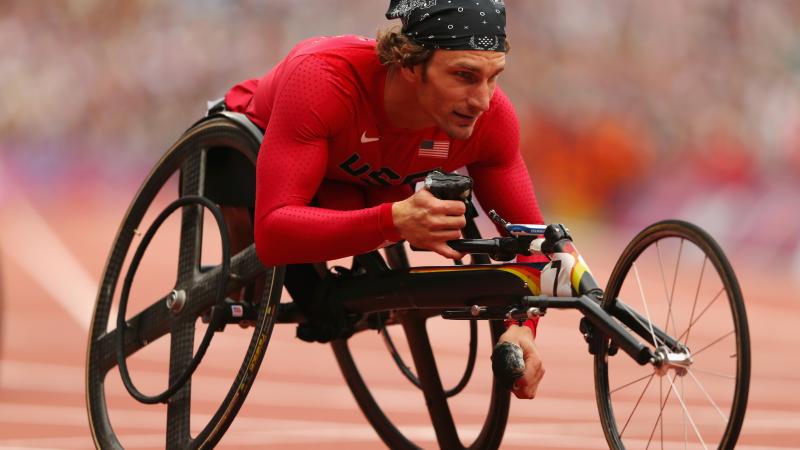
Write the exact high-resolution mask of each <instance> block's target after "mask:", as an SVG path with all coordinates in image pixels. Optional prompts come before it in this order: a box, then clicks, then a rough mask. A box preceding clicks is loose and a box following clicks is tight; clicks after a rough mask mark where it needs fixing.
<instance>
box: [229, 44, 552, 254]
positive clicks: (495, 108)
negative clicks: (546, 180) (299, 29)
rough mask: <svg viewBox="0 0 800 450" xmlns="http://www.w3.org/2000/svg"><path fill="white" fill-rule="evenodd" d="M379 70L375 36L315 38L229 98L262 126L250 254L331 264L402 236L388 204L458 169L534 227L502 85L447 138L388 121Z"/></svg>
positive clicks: (483, 197) (534, 211) (482, 193)
mask: <svg viewBox="0 0 800 450" xmlns="http://www.w3.org/2000/svg"><path fill="white" fill-rule="evenodd" d="M387 70H388V69H387V67H385V66H383V65H381V64H380V62H379V61H378V58H377V55H376V53H375V41H374V40H371V39H366V38H363V37H358V36H337V37H320V38H312V39H308V40H305V41H303V42H301V43H300V44H298V45H297V46H296V47H295V48H294V49H293V50H291V52H290V53H289V54H288V56H286V58H284V59H283V60H282V61H281V62H280V63H278V64H277V65H276V66H275V67H274V68H273V69H272V70H271V71H270V72H269V73H267V74H266V75H265V76H263V77H262V78H260V79H253V80H248V81H245V82H243V83H240V84H238V85H236V86H235V87H233V88H232V89H231V90H230V91H229V92H228V94H227V95H226V97H225V101H226V104H227V106H228V108H229V109H231V110H233V111H238V112H242V113H245V114H246V115H247V116H248V117H249V118H250V119H251V120H252V121H253V122H254V123H255V124H256V125H258V126H259V127H261V128H262V129H265V130H266V133H265V135H264V141H263V144H262V146H261V149H260V152H259V155H258V163H257V175H256V205H255V207H256V210H255V243H256V250H257V252H258V256H259V258H260V259H261V261H262V262H263V263H264V264H265V265H267V266H273V265H279V264H289V263H301V262H316V261H326V260H332V259H337V258H341V257H346V256H350V255H354V254H358V253H364V252H367V251H371V250H374V249H376V248H379V247H380V246H382V245H384V244H385V243H387V242H392V241H398V240H400V236H399V234H398V232H397V229H396V228H395V227H394V224H393V222H392V214H391V205H392V202H395V201H398V200H402V199H405V198H407V197H408V196H409V195H411V194H412V186H413V183H414V182H416V181H418V180H420V179H422V178H423V177H424V176H425V174H426V173H427V172H429V171H430V170H433V169H440V170H443V171H453V170H455V169H457V168H460V167H463V166H466V167H467V169H468V171H469V173H470V175H471V176H472V177H473V179H474V183H475V186H474V192H475V195H476V196H477V197H478V200H479V201H480V203H481V204H482V205H483V206H484V207H485V208H486V209H487V210H488V209H495V210H496V211H497V212H498V213H499V214H500V215H501V216H503V217H505V218H506V219H508V220H509V221H511V222H515V223H542V216H541V213H540V212H539V207H538V205H537V202H536V197H535V195H534V191H533V186H532V184H531V181H530V177H529V176H528V171H527V169H526V167H525V164H524V162H523V160H522V158H521V155H520V153H519V123H518V120H517V116H516V113H515V112H514V109H513V107H512V105H511V103H510V102H509V100H508V98H507V97H506V95H505V94H504V93H503V92H502V90H500V89H499V88H498V89H496V91H495V94H494V96H493V98H492V100H491V105H490V108H489V110H488V111H486V112H485V113H484V114H482V115H481V116H480V117H479V119H478V121H477V123H476V125H475V128H474V132H473V135H472V136H471V137H470V138H469V139H467V140H455V139H451V138H449V137H448V136H447V135H446V134H444V133H443V132H442V131H441V130H439V129H438V128H437V127H430V128H425V129H419V130H410V129H401V128H397V127H394V126H392V124H391V123H390V122H389V120H388V119H387V117H386V112H385V108H384V105H383V98H384V95H383V92H384V82H385V80H386V75H387ZM315 197H316V201H315V202H314V204H315V205H316V206H311V204H312V199H314V198H315Z"/></svg>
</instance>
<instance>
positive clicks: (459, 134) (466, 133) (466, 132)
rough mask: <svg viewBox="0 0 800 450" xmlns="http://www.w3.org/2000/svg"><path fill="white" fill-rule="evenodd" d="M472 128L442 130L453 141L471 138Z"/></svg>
mask: <svg viewBox="0 0 800 450" xmlns="http://www.w3.org/2000/svg"><path fill="white" fill-rule="evenodd" d="M472 129H473V128H472V127H468V128H464V127H450V128H449V129H446V130H444V131H445V133H447V135H448V136H450V137H451V138H453V139H462V140H464V139H469V138H470V136H472Z"/></svg>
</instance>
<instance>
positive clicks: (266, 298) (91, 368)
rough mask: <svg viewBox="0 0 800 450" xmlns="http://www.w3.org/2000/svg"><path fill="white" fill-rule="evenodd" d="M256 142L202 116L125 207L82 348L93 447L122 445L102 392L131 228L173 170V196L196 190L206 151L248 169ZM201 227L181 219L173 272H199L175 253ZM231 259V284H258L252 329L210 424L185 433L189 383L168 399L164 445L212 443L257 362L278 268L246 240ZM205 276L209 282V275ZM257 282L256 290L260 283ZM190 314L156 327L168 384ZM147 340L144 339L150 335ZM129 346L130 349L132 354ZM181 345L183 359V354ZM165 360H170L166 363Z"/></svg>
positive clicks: (189, 332)
mask: <svg viewBox="0 0 800 450" xmlns="http://www.w3.org/2000/svg"><path fill="white" fill-rule="evenodd" d="M259 147H260V143H259V142H258V141H257V139H255V138H254V137H253V135H252V134H251V133H250V132H248V131H247V130H245V129H244V128H242V126H241V125H239V124H237V123H235V122H234V121H232V120H230V119H228V118H225V117H212V118H209V119H207V120H205V121H202V122H200V123H198V124H196V125H195V126H193V127H192V128H190V129H189V130H188V131H186V132H185V133H184V134H183V135H182V136H181V137H180V138H179V140H178V141H177V142H176V143H175V144H174V145H173V146H172V147H171V148H170V149H169V150H168V151H167V152H166V153H165V154H164V156H163V157H162V158H161V160H160V161H159V162H158V163H157V164H156V165H155V167H154V168H153V169H152V170H151V172H150V174H149V175H148V177H147V178H146V180H145V182H144V183H143V184H142V187H141V188H140V189H139V192H138V193H137V194H136V196H135V197H134V200H133V202H132V203H131V205H130V207H129V208H128V211H127V212H126V214H125V217H124V219H123V221H122V224H121V225H120V228H119V230H118V232H117V236H116V238H115V240H114V244H113V246H112V250H111V252H110V254H109V257H108V260H107V262H106V265H105V269H104V272H103V278H102V282H101V285H100V290H99V292H98V295H97V299H96V302H95V308H94V312H93V317H92V323H91V327H90V334H89V339H88V345H87V366H86V368H87V369H86V403H87V411H88V416H89V424H90V429H91V431H92V437H93V440H94V443H95V446H96V447H97V448H102V449H121V448H123V444H122V443H121V442H120V440H119V439H118V436H117V435H116V434H115V433H114V427H113V426H112V424H111V422H110V419H109V414H108V413H109V409H108V405H107V403H106V393H105V389H104V388H105V380H106V376H107V375H108V373H109V372H110V371H111V370H112V369H113V368H114V367H115V364H116V357H115V356H114V355H115V353H116V351H115V350H114V349H113V348H114V347H115V346H114V345H112V344H110V343H109V341H113V334H114V330H112V331H110V332H107V331H106V330H107V327H108V322H109V316H110V313H111V307H112V304H113V303H114V300H115V298H114V291H115V287H116V286H117V283H118V280H119V277H120V275H121V273H122V269H123V266H124V262H125V258H126V255H127V253H128V251H129V249H130V247H131V245H132V241H133V237H134V234H135V230H136V229H137V228H138V227H139V225H140V222H141V221H142V218H143V217H144V215H145V213H146V211H147V210H148V207H149V206H150V205H151V203H152V202H153V200H154V198H155V196H156V195H157V194H158V193H159V191H160V190H161V188H162V187H163V186H164V184H165V183H166V182H167V181H168V179H169V178H170V177H171V176H172V175H173V174H175V173H177V172H180V173H181V195H201V194H203V191H204V180H205V175H204V174H205V173H206V172H204V170H207V169H206V167H205V165H204V164H205V163H204V162H205V158H206V157H207V156H208V153H209V150H210V149H214V151H224V152H235V153H237V154H239V155H241V156H243V157H244V158H246V159H247V161H249V163H250V164H249V165H250V166H251V167H250V169H251V170H252V171H253V173H254V171H255V161H256V156H257V154H258V149H259ZM195 219H196V218H195ZM199 220H200V222H201V221H202V219H199ZM201 229H202V225H201V224H200V225H197V222H195V223H194V224H192V223H189V225H188V226H187V223H186V222H184V223H183V226H182V235H181V242H182V243H181V252H182V253H181V255H180V258H179V260H180V263H179V274H182V273H189V271H195V270H199V267H194V266H195V263H197V264H198V265H199V258H192V257H184V253H183V252H187V253H188V254H190V256H191V255H194V254H196V252H198V251H199V249H198V248H197V246H199V245H201V242H202V238H201V237H200V238H199V239H198V236H201V235H200V234H195V235H191V233H202V231H201ZM184 232H185V233H186V236H188V237H187V239H184V234H183V233H184ZM184 240H186V241H187V242H192V240H193V243H190V244H189V245H188V246H186V247H185V246H184ZM193 246H194V247H193ZM192 252H195V253H192ZM234 260H235V261H236V267H237V268H238V271H239V272H238V274H239V277H237V278H239V279H238V281H237V282H238V283H239V284H240V285H242V286H247V289H255V287H256V286H259V290H260V298H261V301H260V302H257V303H255V304H254V306H255V308H256V311H257V320H256V323H255V324H254V326H253V334H252V337H251V339H250V343H249V345H248V348H247V351H246V353H245V356H244V359H243V361H242V364H241V366H240V368H239V370H238V372H237V374H236V376H235V378H234V380H233V382H232V384H231V387H230V389H229V390H228V392H227V393H226V395H225V397H224V400H223V401H222V403H221V404H220V406H219V407H218V408H217V410H216V412H215V413H214V414H213V416H212V417H211V419H210V421H209V422H208V423H207V424H206V425H205V426H204V427H203V428H202V429H201V431H200V432H199V433H197V435H196V436H194V437H192V436H191V432H190V406H191V380H189V382H187V383H186V385H185V386H184V387H183V388H181V389H180V390H179V391H178V392H177V393H176V394H175V395H174V396H172V397H171V398H170V399H169V403H168V407H167V408H168V410H167V422H168V423H167V433H166V434H167V435H166V437H165V447H166V448H170V449H173V448H181V449H183V448H190V449H200V448H212V447H214V445H216V443H217V442H218V441H219V440H220V439H221V438H222V436H223V434H224V433H225V431H226V430H227V429H228V427H229V426H230V424H231V422H232V421H233V419H234V418H235V416H236V414H237V413H238V411H239V409H240V408H241V406H242V404H243V402H244V400H245V398H246V396H247V394H248V392H249V390H250V387H251V386H252V383H253V381H254V379H255V376H256V373H257V371H258V369H259V367H260V365H261V362H262V360H263V357H264V354H265V351H266V348H267V346H268V343H269V339H270V336H271V333H272V329H273V326H274V324H275V315H274V313H275V310H276V306H277V304H278V302H279V301H280V295H281V289H282V286H283V276H284V268H283V267H273V268H267V269H264V268H263V267H262V266H261V264H260V262H259V261H258V258H257V257H256V255H255V251H254V249H253V246H252V245H250V247H248V248H247V249H245V250H244V251H242V252H240V253H239V255H237V257H235V258H234ZM180 276H181V275H179V278H180ZM209 279H210V280H212V281H213V278H209ZM227 281H229V280H227ZM227 281H226V282H227ZM204 283H205V284H212V286H205V285H203V286H199V287H198V289H206V290H211V291H213V290H215V289H216V286H213V283H212V282H204ZM185 284H187V285H191V280H185ZM262 284H263V287H260V286H262ZM254 295H259V293H258V292H256V293H255V294H254ZM160 302H161V300H159V301H157V302H155V303H154V305H153V307H150V308H148V310H150V309H153V310H154V311H156V310H157V305H158V304H159V303H160ZM187 305H189V303H187ZM154 308H155V309H154ZM186 310H187V312H188V311H189V310H190V308H189V307H188V306H187V308H186ZM198 315H199V313H198ZM143 317H144V316H143ZM154 317H157V320H160V321H163V322H165V323H166V322H169V321H171V320H173V319H172V318H170V317H169V316H168V315H165V314H162V315H159V316H154ZM196 319H197V316H193V315H191V314H189V317H188V318H186V319H182V320H183V322H182V323H181V324H179V325H175V327H174V328H173V324H172V323H170V324H167V325H164V328H166V329H167V331H165V332H164V333H163V334H162V335H161V336H163V335H166V334H167V333H169V334H170V335H171V348H170V376H169V377H170V383H172V382H173V378H174V377H175V376H176V375H175V374H176V373H177V374H178V375H180V374H179V372H181V371H182V368H183V367H182V365H183V366H185V364H186V362H187V358H188V359H189V360H190V359H191V357H192V347H193V340H194V323H195V322H196ZM132 321H133V319H132V320H131V322H132ZM177 322H178V320H177V319H174V323H175V324H177ZM159 326H161V325H159ZM159 333H160V331H159ZM126 341H127V339H126ZM149 342H152V340H150V341H149ZM148 344H149V343H144V344H142V345H141V346H140V347H136V345H138V344H129V347H130V348H129V347H126V349H127V351H128V352H129V355H130V354H131V353H133V352H134V351H136V350H138V349H139V348H141V347H143V346H144V345H148ZM131 348H133V350H132V351H131ZM187 349H188V357H187V355H186V353H187ZM176 353H179V355H177V356H176ZM173 363H175V364H174V365H173Z"/></svg>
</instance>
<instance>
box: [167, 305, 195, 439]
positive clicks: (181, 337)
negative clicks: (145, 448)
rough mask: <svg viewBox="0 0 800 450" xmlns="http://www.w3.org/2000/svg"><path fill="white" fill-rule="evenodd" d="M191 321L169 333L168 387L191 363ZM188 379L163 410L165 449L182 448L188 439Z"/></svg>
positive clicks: (189, 393) (189, 405) (189, 387)
mask: <svg viewBox="0 0 800 450" xmlns="http://www.w3.org/2000/svg"><path fill="white" fill-rule="evenodd" d="M194 331H195V322H194V321H193V320H187V321H184V322H180V323H177V324H176V325H175V326H174V327H173V329H172V333H171V338H172V339H171V341H170V354H169V384H170V385H172V384H173V383H175V382H176V381H177V380H178V378H179V377H180V376H181V374H183V372H185V371H186V368H187V367H189V364H190V363H191V361H192V353H193V347H194ZM191 384H192V380H191V378H190V379H189V380H188V381H187V382H186V384H185V385H184V386H183V387H182V388H181V389H180V390H178V392H176V393H175V395H173V396H172V397H171V398H170V399H169V404H168V407H167V448H185V447H186V446H187V445H186V444H187V443H188V442H189V439H190V434H189V426H190V423H189V418H190V410H191V402H192V395H191V393H192V389H191Z"/></svg>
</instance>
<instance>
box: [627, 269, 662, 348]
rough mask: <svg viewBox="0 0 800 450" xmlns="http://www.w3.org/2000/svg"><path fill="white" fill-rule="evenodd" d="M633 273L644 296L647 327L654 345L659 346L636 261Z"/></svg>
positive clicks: (643, 302)
mask: <svg viewBox="0 0 800 450" xmlns="http://www.w3.org/2000/svg"><path fill="white" fill-rule="evenodd" d="M633 273H634V275H635V276H636V285H637V286H638V287H639V294H640V295H641V297H642V305H644V313H645V316H646V317H647V327H648V328H649V329H650V335H651V336H652V337H653V345H654V346H656V347H658V339H657V338H656V333H655V331H653V320H652V319H651V318H650V309H649V308H648V307H647V299H646V298H645V295H644V289H643V288H642V280H641V279H640V278H639V269H637V268H636V263H633Z"/></svg>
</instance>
